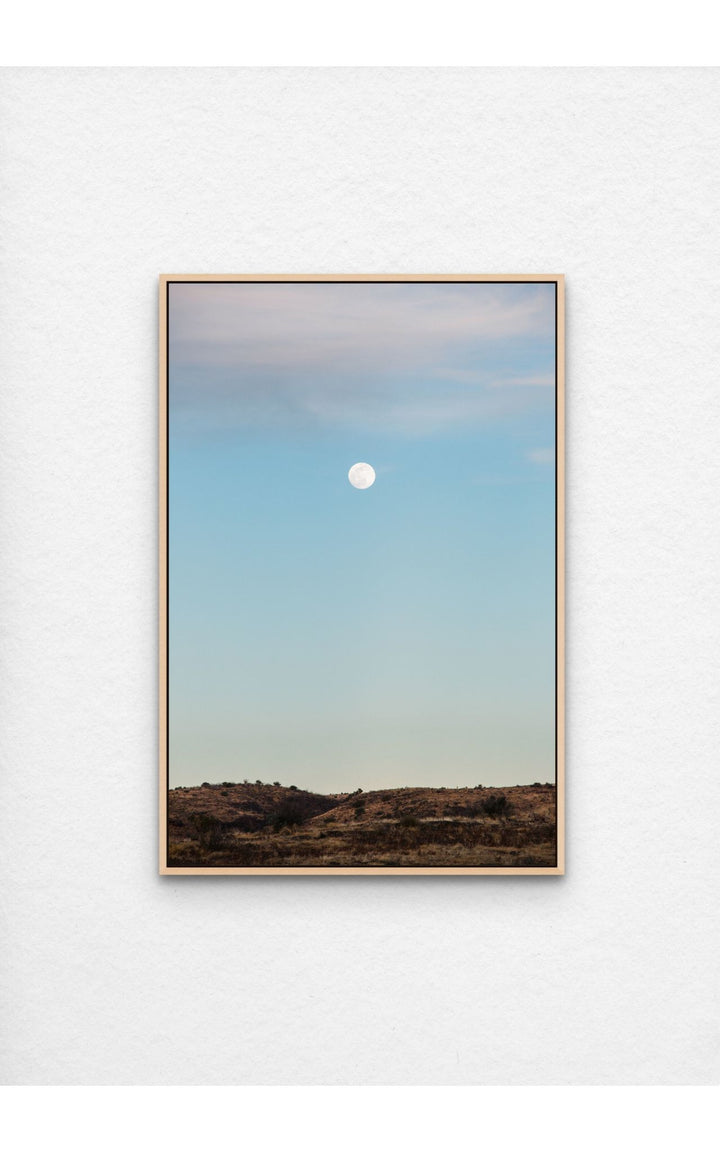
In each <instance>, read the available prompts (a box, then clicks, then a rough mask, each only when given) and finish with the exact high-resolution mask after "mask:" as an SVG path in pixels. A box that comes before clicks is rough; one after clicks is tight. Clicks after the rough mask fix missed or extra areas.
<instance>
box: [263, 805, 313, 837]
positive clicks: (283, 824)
mask: <svg viewBox="0 0 720 1152" xmlns="http://www.w3.org/2000/svg"><path fill="white" fill-rule="evenodd" d="M304 820H305V813H304V812H303V810H302V808H301V807H300V805H299V804H296V803H293V802H292V801H288V802H287V803H286V804H281V805H280V806H279V807H278V808H277V809H276V811H275V812H273V814H272V816H271V817H270V819H269V820H268V824H269V825H270V827H271V828H273V829H274V830H275V831H276V832H279V831H280V829H281V828H295V827H297V825H298V824H302V823H303V822H304Z"/></svg>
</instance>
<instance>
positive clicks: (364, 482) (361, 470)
mask: <svg viewBox="0 0 720 1152" xmlns="http://www.w3.org/2000/svg"><path fill="white" fill-rule="evenodd" d="M348 480H349V481H350V483H351V484H352V486H353V488H369V487H370V485H371V484H374V483H375V469H374V468H373V466H372V464H353V466H352V468H351V469H350V471H349V472H348Z"/></svg>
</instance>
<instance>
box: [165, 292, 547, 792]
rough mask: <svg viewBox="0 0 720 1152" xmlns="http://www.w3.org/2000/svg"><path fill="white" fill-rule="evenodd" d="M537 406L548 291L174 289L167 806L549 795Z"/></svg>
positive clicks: (542, 417) (542, 442) (543, 424)
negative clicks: (286, 795)
mask: <svg viewBox="0 0 720 1152" xmlns="http://www.w3.org/2000/svg"><path fill="white" fill-rule="evenodd" d="M553 383H554V286H553V285H551V284H550V285H545V284H519V285H516V284H494V285H493V284H479V283H476V284H468V285H465V284H462V285H459V284H438V283H434V284H402V285H398V284H388V283H380V284H362V283H356V284H348V283H345V284H301V283H292V284H290V283H287V284H241V283H237V284H213V283H205V284H175V285H171V288H170V413H169V428H170V476H169V479H170V537H169V543H170V585H169V586H170V629H169V635H170V766H171V785H173V786H176V785H178V784H191V783H199V782H202V781H203V780H209V781H219V780H237V779H239V780H242V779H244V778H247V779H250V780H255V779H258V778H259V779H262V780H268V781H271V780H280V781H281V782H282V783H285V784H297V785H299V786H301V787H307V788H312V789H315V790H318V791H324V792H333V791H345V790H350V789H354V788H357V787H362V788H363V789H365V790H368V789H371V788H383V787H398V786H402V785H421V784H426V785H435V786H443V785H444V786H448V787H452V786H460V785H468V784H477V783H484V784H491V783H496V784H503V783H508V784H509V783H527V782H532V781H534V780H547V779H552V778H553V774H554V626H555V617H554V611H555V609H554V546H555V540H554V500H555V492H554V466H553V461H554V419H555V416H554V388H553ZM356 461H367V462H369V463H370V464H372V465H373V467H374V468H375V470H376V473H377V479H376V482H375V484H374V485H373V486H372V487H371V488H369V489H366V490H362V491H361V490H357V489H355V488H353V487H352V486H351V485H350V484H349V483H348V480H347V472H348V469H349V467H350V466H351V465H352V464H353V463H355V462H356Z"/></svg>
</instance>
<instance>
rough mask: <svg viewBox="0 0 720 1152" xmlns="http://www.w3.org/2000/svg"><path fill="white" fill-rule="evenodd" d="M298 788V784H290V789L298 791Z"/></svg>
mask: <svg viewBox="0 0 720 1152" xmlns="http://www.w3.org/2000/svg"><path fill="white" fill-rule="evenodd" d="M297 790H298V788H297V784H291V785H290V791H291V792H297Z"/></svg>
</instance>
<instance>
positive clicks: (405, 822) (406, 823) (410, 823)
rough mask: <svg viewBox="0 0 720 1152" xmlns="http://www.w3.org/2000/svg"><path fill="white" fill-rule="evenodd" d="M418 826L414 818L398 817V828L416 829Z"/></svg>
mask: <svg viewBox="0 0 720 1152" xmlns="http://www.w3.org/2000/svg"><path fill="white" fill-rule="evenodd" d="M419 826H420V821H419V820H418V819H417V818H416V817H415V816H401V817H400V827H401V828H418V827H419Z"/></svg>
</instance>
